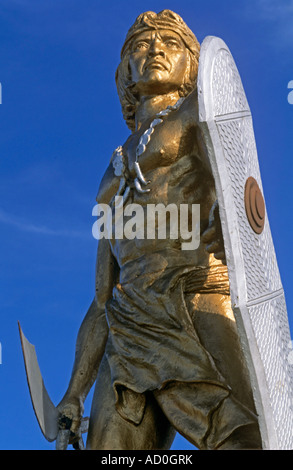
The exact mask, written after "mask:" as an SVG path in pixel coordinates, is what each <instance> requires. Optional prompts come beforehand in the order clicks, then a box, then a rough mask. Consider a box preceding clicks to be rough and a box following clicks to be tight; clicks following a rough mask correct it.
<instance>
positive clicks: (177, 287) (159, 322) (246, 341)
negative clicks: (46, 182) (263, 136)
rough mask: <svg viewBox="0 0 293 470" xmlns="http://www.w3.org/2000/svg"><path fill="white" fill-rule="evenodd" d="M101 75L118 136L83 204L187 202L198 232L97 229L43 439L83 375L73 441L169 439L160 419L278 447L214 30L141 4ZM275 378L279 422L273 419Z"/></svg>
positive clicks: (263, 305)
mask: <svg viewBox="0 0 293 470" xmlns="http://www.w3.org/2000/svg"><path fill="white" fill-rule="evenodd" d="M116 83H117V89H118V94H119V98H120V102H121V106H122V111H123V117H124V119H125V121H126V123H127V125H128V127H129V129H130V131H131V134H130V136H129V138H128V140H127V141H126V142H125V143H124V144H123V145H122V146H121V147H119V148H117V149H116V150H115V151H114V153H113V156H112V159H111V161H110V163H109V166H108V168H107V170H106V172H105V174H104V176H103V178H102V180H101V184H100V187H99V191H98V195H97V202H98V204H105V205H108V206H109V207H113V205H114V201H116V200H117V198H118V197H119V201H120V203H121V205H122V206H123V208H124V209H125V208H127V206H128V205H130V204H137V205H139V206H140V207H142V208H143V210H144V211H147V207H148V206H149V205H157V204H159V203H160V204H163V205H164V206H165V207H167V206H170V205H172V204H173V205H174V204H175V205H176V206H177V207H178V208H179V207H181V205H188V207H189V208H190V212H191V208H192V206H193V205H195V204H196V205H200V240H199V244H198V246H197V247H196V248H194V249H188V250H184V249H182V242H183V240H182V238H180V236H178V237H177V238H174V237H171V236H166V237H165V238H163V237H157V236H155V237H152V238H148V237H141V238H138V237H132V238H131V237H126V236H123V237H112V238H110V237H108V238H106V237H105V238H101V239H100V240H99V243H98V255H97V265H96V292H95V297H94V299H93V302H92V304H91V306H90V308H89V310H88V313H87V314H86V316H85V318H84V320H83V323H82V325H81V327H80V330H79V333H78V338H77V345H76V354H75V361H74V365H73V371H72V376H71V380H70V383H69V386H68V389H67V391H66V393H65V395H64V397H63V399H62V400H61V402H60V404H59V405H58V407H57V413H56V416H58V423H59V424H58V426H59V428H58V429H59V431H58V435H59V442H60V433H61V432H62V428H65V429H66V430H67V431H68V432H70V434H69V442H70V443H73V444H74V443H75V445H78V444H76V443H77V442H80V435H81V427H82V422H83V421H82V420H83V411H84V406H83V403H84V400H85V398H86V396H87V394H88V392H89V390H90V389H91V387H92V386H93V384H94V382H95V390H94V395H93V401H92V407H91V413H90V417H89V427H88V435H87V442H86V449H100V450H130V449H132V450H140V449H147V450H151V449H169V448H170V447H171V445H172V442H173V439H174V436H175V433H176V432H179V433H180V434H181V435H182V436H184V437H185V438H186V439H187V440H188V441H190V442H191V443H192V444H193V445H194V446H196V447H197V448H198V449H203V450H208V449H211V450H214V449H215V450H222V449H229V450H230V449H231V450H233V449H265V448H282V447H288V446H289V447H290V446H292V437H290V436H289V437H286V438H282V436H281V437H280V432H281V431H280V429H281V428H282V427H285V428H286V429H287V430H288V429H291V431H292V428H293V427H292V423H293V418H292V388H291V387H292V385H291V383H292V371H291V370H289V368H288V367H289V366H288V365H287V366H288V367H287V366H286V367H287V369H286V370H285V368H284V367H285V366H284V367H283V366H282V365H281V366H280V367H279V364H283V362H284V361H283V356H282V354H285V350H284V347H283V349H282V344H283V345H284V344H285V346H286V347H287V344H288V342H290V335H289V336H288V325H287V323H286V321H287V316H286V308H285V307H284V301H283V291H282V286H281V284H280V281H279V276H278V268H277V264H276V262H275V255H274V250H273V245H272V242H271V238H270V231H269V226H268V220H267V216H265V204H264V198H263V195H262V186H261V180H260V176H259V168H258V163H257V156H256V152H255V148H254V145H255V143H254V136H253V130H252V127H251V116H250V111H249V107H248V104H247V100H246V97H245V94H244V91H243V88H242V84H241V80H240V77H239V74H238V72H237V69H236V66H235V63H234V61H233V59H232V56H231V54H230V52H229V50H228V48H227V46H226V45H225V44H224V43H223V41H221V40H220V39H218V38H214V37H208V38H206V39H205V40H204V42H203V44H202V46H201V47H200V45H199V43H198V41H197V39H196V37H195V35H194V34H193V33H192V31H191V30H190V29H189V28H188V26H187V25H186V24H185V22H184V21H183V20H182V18H181V17H180V16H179V15H177V14H175V13H173V12H171V11H170V10H163V11H161V12H160V13H158V14H156V13H154V12H146V13H143V14H141V15H140V16H139V17H138V18H137V19H136V21H135V23H134V24H133V26H132V27H131V28H130V30H129V31H128V34H127V36H126V39H125V42H124V45H123V47H122V52H121V63H120V64H119V66H118V69H117V72H116ZM238 196H239V197H238ZM242 206H243V207H242ZM240 218H241V220H240ZM114 223H115V222H114ZM166 223H167V229H170V228H171V222H170V218H169V219H168V218H166ZM242 226H243V227H244V228H243V227H242ZM242 228H243V230H242ZM156 230H157V231H158V230H159V226H158V225H157V226H156ZM114 232H115V230H114ZM167 232H168V230H167ZM156 234H157V232H156ZM261 250H263V251H261ZM247 256H250V258H252V261H251V263H252V267H251V265H249V263H248V261H247ZM266 263H268V264H269V268H268V269H267V267H266ZM268 271H270V272H269V273H268ZM272 272H273V274H272ZM251 273H254V276H255V277H254V278H253V275H252V274H251ZM272 277H273V278H274V281H272V280H271V279H272ZM273 282H274V285H273V286H272V283H273ZM258 299H261V300H258ZM256 308H259V313H258V315H257V313H256ZM277 310H278V311H279V313H278V314H276V311H277ZM280 311H281V313H280ZM267 312H271V313H270V314H269V318H270V319H271V320H270V322H271V323H270V325H271V327H272V328H273V330H274V331H282V332H283V333H282V334H283V337H282V338H281V340H280V338H279V337H278V338H277V340H276V341H277V342H278V344H279V347H278V348H277V347H276V346H275V345H273V349H272V348H271V347H269V346H267V348H268V351H274V352H275V353H276V351H277V353H276V354H277V355H278V354H279V356H275V357H273V358H272V361H273V362H274V364H275V365H276V366H275V367H274V368H273V367H272V370H269V368H270V365H269V364H266V363H265V361H266V358H265V357H264V356H265V353H266V351H263V350H262V349H261V344H262V341H261V339H259V335H261V333H262V331H263V334H267V337H266V338H268V337H269V333H266V332H267V328H268V326H266V322H268V323H269V320H266V321H265V318H266V314H267ZM282 312H283V313H282ZM276 318H277V320H276ZM254 319H255V322H254ZM257 322H259V324H260V328H259V329H258V328H257V326H258V323H257ZM276 322H279V323H280V325H281V326H280V327H279V326H278V325H279V324H277V323H276ZM261 323H262V324H264V329H263V330H261ZM280 328H281V329H280ZM271 332H272V329H271ZM276 334H278V333H276ZM24 340H25V339H24V338H23V341H24ZM264 341H266V339H265V340H264ZM280 341H281V342H280ZM23 344H25V343H24V342H23ZM282 351H283V352H282ZM273 354H274V353H273ZM267 361H268V362H269V359H267ZM282 361H283V362H282ZM280 370H281V372H278V371H280ZM270 378H271V379H272V383H269V379H270ZM276 380H278V381H279V382H280V381H281V382H282V384H283V391H282V393H283V395H282V396H283V398H282V400H283V403H284V410H285V411H284V416H283V417H284V419H285V420H286V423H285V422H284V421H282V417H281V422H278V419H277V418H276V413H277V411H276V406H275V405H276V402H275V401H274V393H276V390H275V389H274V387H275V384H276ZM281 382H280V383H281ZM290 400H291V401H290ZM277 401H278V403H279V404H280V397H279V398H278V399H277ZM54 419H55V418H54ZM279 421H280V420H279ZM63 430H64V429H63ZM291 436H292V432H291ZM282 439H283V440H282ZM284 439H285V440H284ZM286 439H287V440H286ZM288 439H289V441H288ZM290 439H291V440H290ZM57 440H58V439H57ZM60 445H61V444H60ZM61 447H62V445H61ZM59 448H60V447H59Z"/></svg>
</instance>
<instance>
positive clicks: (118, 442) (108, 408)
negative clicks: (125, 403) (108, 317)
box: [86, 357, 176, 450]
mask: <svg viewBox="0 0 293 470" xmlns="http://www.w3.org/2000/svg"><path fill="white" fill-rule="evenodd" d="M175 433H176V431H175V430H174V429H173V428H172V426H171V425H170V424H169V422H168V420H167V419H166V417H165V416H164V414H163V412H162V411H161V409H160V408H159V406H158V404H157V402H156V400H155V399H154V398H153V396H152V394H151V393H148V394H147V395H146V407H145V412H144V415H143V419H142V421H141V422H140V424H139V425H135V424H133V423H132V422H129V421H126V420H125V419H124V418H122V417H121V416H120V414H119V413H118V412H117V410H116V407H115V395H114V391H113V387H112V385H111V376H110V369H109V365H108V361H107V359H106V357H104V358H103V360H102V363H101V366H100V370H99V374H98V377H97V383H96V387H95V392H94V397H93V402H92V409H91V415H90V425H89V432H88V438H87V445H86V447H87V449H89V450H152V449H169V448H170V446H171V444H172V442H173V439H174V437H175Z"/></svg>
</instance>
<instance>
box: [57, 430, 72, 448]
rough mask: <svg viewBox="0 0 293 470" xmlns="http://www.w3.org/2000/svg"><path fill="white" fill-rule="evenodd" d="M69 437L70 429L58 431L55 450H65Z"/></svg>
mask: <svg viewBox="0 0 293 470" xmlns="http://www.w3.org/2000/svg"><path fill="white" fill-rule="evenodd" d="M69 437H70V429H60V430H59V431H58V434H57V439H56V450H67V447H68V444H69Z"/></svg>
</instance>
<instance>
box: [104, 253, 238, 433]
mask: <svg viewBox="0 0 293 470" xmlns="http://www.w3.org/2000/svg"><path fill="white" fill-rule="evenodd" d="M154 256H155V255H154ZM150 258H152V255H150V256H148V259H147V261H146V265H145V269H142V270H141V272H142V273H141V275H140V276H139V277H135V276H132V271H131V269H132V266H128V272H127V273H124V276H123V277H122V280H124V282H123V283H120V284H117V285H116V286H115V288H114V289H113V296H112V298H111V299H110V300H109V301H108V302H107V304H106V316H107V321H108V325H109V337H108V341H107V345H106V356H107V359H108V362H109V365H110V369H111V378H112V384H113V388H114V392H115V395H116V406H117V409H118V411H119V412H120V414H121V415H122V416H123V417H124V418H125V419H128V420H130V421H132V422H134V423H136V424H137V423H139V422H140V420H141V419H142V415H143V410H144V403H145V402H144V392H146V391H152V390H160V389H162V388H164V387H165V386H166V385H167V384H168V383H171V382H181V383H182V382H185V383H199V382H205V383H210V384H215V385H219V387H222V388H224V389H226V390H230V387H229V384H227V383H226V381H225V379H224V378H223V377H222V376H221V374H220V373H219V371H218V370H217V368H216V366H215V364H214V361H213V358H212V357H211V356H210V354H209V353H208V352H207V351H206V350H205V348H204V347H203V346H202V344H201V342H200V340H199V338H198V335H197V333H196V331H195V329H194V326H193V324H192V321H191V318H190V315H189V312H188V309H187V306H186V303H185V295H186V294H188V293H191V292H192V293H197V292H198V293H202V292H204V293H215V292H217V293H222V294H223V293H224V294H228V293H229V280H228V274H227V268H226V267H225V266H223V267H222V266H219V265H217V266H210V267H194V266H180V267H178V266H175V267H169V265H168V264H166V263H165V260H164V258H158V256H157V254H156V259H151V262H152V265H153V266H154V265H156V266H157V271H156V272H155V273H154V272H149V271H148V269H147V266H148V265H149V263H150ZM154 261H156V264H154ZM136 269H137V267H136ZM126 279H129V282H125V280H126ZM127 391H129V393H127ZM134 397H136V398H134Z"/></svg>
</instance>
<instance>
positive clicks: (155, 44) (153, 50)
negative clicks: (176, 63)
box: [148, 38, 165, 57]
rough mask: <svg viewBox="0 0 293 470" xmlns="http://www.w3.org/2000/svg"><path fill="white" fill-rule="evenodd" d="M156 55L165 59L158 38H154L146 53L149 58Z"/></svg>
mask: <svg viewBox="0 0 293 470" xmlns="http://www.w3.org/2000/svg"><path fill="white" fill-rule="evenodd" d="M156 55H160V56H162V57H165V51H164V47H163V44H162V41H160V40H159V39H158V38H155V39H154V40H153V41H152V42H151V44H150V48H149V51H148V56H149V57H154V56H156Z"/></svg>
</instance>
